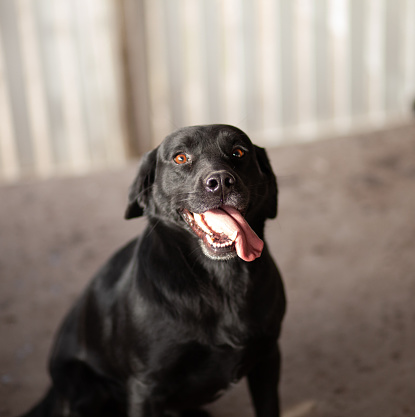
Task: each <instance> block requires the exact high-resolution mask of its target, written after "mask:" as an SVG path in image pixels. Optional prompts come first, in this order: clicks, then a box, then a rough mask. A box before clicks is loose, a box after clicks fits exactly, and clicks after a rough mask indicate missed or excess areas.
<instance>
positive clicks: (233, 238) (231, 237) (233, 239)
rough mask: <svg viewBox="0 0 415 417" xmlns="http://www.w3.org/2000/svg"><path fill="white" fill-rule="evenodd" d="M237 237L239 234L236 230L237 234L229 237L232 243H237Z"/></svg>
mask: <svg viewBox="0 0 415 417" xmlns="http://www.w3.org/2000/svg"><path fill="white" fill-rule="evenodd" d="M236 236H238V232H237V231H236V230H235V232H234V233H233V234H232V236H230V237H229V239H230V240H232V242H234V241H235V239H236Z"/></svg>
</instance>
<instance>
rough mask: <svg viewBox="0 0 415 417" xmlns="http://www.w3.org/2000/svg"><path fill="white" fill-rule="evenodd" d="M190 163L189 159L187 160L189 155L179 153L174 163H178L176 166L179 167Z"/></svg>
mask: <svg viewBox="0 0 415 417" xmlns="http://www.w3.org/2000/svg"><path fill="white" fill-rule="evenodd" d="M188 161H189V159H188V158H187V155H186V154H184V153H179V154H178V155H176V156H175V157H174V162H176V164H178V165H180V164H185V163H186V162H188Z"/></svg>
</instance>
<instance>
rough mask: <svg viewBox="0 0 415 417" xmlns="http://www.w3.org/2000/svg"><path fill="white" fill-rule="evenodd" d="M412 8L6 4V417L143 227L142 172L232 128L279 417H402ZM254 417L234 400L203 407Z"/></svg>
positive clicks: (412, 189) (358, 2)
mask: <svg viewBox="0 0 415 417" xmlns="http://www.w3.org/2000/svg"><path fill="white" fill-rule="evenodd" d="M414 41H415V0H0V417H14V416H17V415H19V413H22V412H24V411H26V410H27V409H28V408H29V407H30V406H32V405H33V404H34V403H35V401H37V400H38V399H39V398H40V397H41V395H42V394H43V393H44V391H45V390H46V387H47V386H48V385H49V378H48V374H47V371H46V367H47V365H46V364H47V358H48V352H49V350H50V347H51V344H52V340H53V337H54V334H55V332H56V329H57V327H58V326H59V323H60V322H61V321H62V318H63V317H64V315H65V314H66V312H67V311H68V309H69V308H70V306H71V305H72V303H73V302H74V300H75V299H76V298H77V297H78V296H79V294H80V293H81V292H82V290H83V289H84V288H85V287H86V286H87V284H88V282H89V280H90V278H91V276H92V275H93V274H94V273H95V271H97V270H98V269H99V267H100V266H101V265H102V263H103V262H105V260H106V259H107V258H108V257H109V256H110V255H111V254H112V253H113V252H114V251H115V250H116V249H117V248H119V247H120V246H121V245H123V244H124V243H125V242H126V241H128V240H130V239H132V238H133V237H134V236H136V235H137V234H138V233H139V232H141V231H142V230H143V228H144V227H145V219H138V220H134V221H129V222H127V221H124V219H123V213H124V210H125V204H126V200H127V192H128V186H129V185H130V183H131V182H132V180H133V178H134V176H135V172H136V169H137V158H138V157H140V155H142V154H143V152H145V151H147V150H149V149H151V148H153V147H154V146H155V145H157V144H158V143H160V142H161V141H162V139H163V138H164V137H165V136H166V135H167V134H168V133H170V132H171V131H172V130H174V129H176V128H178V127H181V126H185V125H192V124H206V123H228V124H234V125H237V126H238V127H240V128H242V129H243V130H245V131H246V132H247V133H248V135H249V136H250V137H251V139H252V140H253V142H255V143H257V144H258V145H262V146H264V147H266V148H267V152H268V155H269V158H270V161H271V163H272V165H273V168H274V171H275V173H276V174H277V177H278V183H279V215H278V218H277V219H276V220H273V221H269V222H268V223H267V227H266V239H267V242H268V245H269V248H270V251H271V253H272V255H273V256H274V258H275V259H276V260H277V262H278V264H279V266H280V269H281V271H282V275H283V277H284V282H285V285H286V291H287V296H288V312H287V315H286V318H285V320H284V326H283V333H282V338H281V346H282V352H283V372H282V381H281V389H280V392H281V399H282V408H283V417H357V416H358V417H361V416H364V417H379V416H382V417H413V416H415V402H414V395H413V393H414V391H415V349H414V347H415V331H414V329H415V303H414V296H415V272H414V271H415V257H414V253H415V217H414V213H415V119H414V117H413V111H414V100H415V47H414V43H415V42H414ZM210 410H211V411H212V412H213V415H214V416H215V417H252V416H253V410H252V407H251V403H250V399H249V395H248V393H247V389H246V385H245V381H242V382H241V383H240V384H238V385H237V386H236V387H235V388H234V389H233V390H231V392H230V393H229V394H228V395H226V396H224V397H223V399H221V400H220V401H219V402H218V403H215V404H214V405H212V406H210Z"/></svg>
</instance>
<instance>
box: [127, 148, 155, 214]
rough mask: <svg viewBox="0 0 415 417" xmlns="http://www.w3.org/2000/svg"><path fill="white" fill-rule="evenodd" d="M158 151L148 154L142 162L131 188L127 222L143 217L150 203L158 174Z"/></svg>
mask: <svg viewBox="0 0 415 417" xmlns="http://www.w3.org/2000/svg"><path fill="white" fill-rule="evenodd" d="M157 149H158V148H156V149H153V150H152V151H150V152H147V153H146V154H145V155H144V156H143V159H142V160H141V162H140V165H139V167H138V173H137V176H136V178H135V180H134V182H133V183H132V184H131V186H130V193H129V195H128V206H127V210H126V211H125V216H124V217H125V218H126V219H127V220H128V219H132V218H134V217H140V216H142V215H143V214H144V210H145V209H146V208H147V207H148V205H149V203H150V200H151V198H152V196H151V194H152V186H153V183H154V176H155V172H156V161H157Z"/></svg>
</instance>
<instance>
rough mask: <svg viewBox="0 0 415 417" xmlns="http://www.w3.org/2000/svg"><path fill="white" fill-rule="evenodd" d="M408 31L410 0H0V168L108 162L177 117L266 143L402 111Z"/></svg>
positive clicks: (414, 57) (28, 171)
mask: <svg viewBox="0 0 415 417" xmlns="http://www.w3.org/2000/svg"><path fill="white" fill-rule="evenodd" d="M120 17H121V18H120ZM414 40H415V0H314V1H312V0H119V1H118V0H70V1H69V0H0V179H1V178H3V179H13V178H21V177H25V176H28V175H32V174H36V175H40V176H48V175H53V174H56V173H60V172H88V171H90V170H92V169H95V168H96V167H108V166H113V165H117V164H120V163H123V162H124V161H125V160H126V159H127V158H128V157H129V156H130V153H129V152H130V150H131V148H134V149H135V150H136V151H139V152H142V151H144V150H147V149H148V148H150V147H151V146H153V145H155V144H157V143H159V142H160V141H161V140H162V138H163V137H164V136H165V135H166V134H168V133H169V132H170V131H171V130H172V129H175V128H177V127H180V126H183V125H192V124H205V123H230V124H235V125H237V126H239V127H241V128H242V129H244V130H246V131H247V132H248V134H249V135H251V136H252V137H253V138H254V139H255V141H256V142H257V143H259V144H262V145H266V146H270V145H271V146H272V145H276V144H280V143H284V142H287V141H295V140H307V139H308V140H311V139H314V138H319V137H321V136H325V135H336V134H339V133H340V134H344V133H350V132H352V131H354V130H355V129H370V128H373V127H379V126H383V125H385V126H386V125H388V124H390V123H393V122H402V121H404V120H407V119H408V118H409V117H410V112H411V106H412V104H413V101H414V99H415V48H414V46H413V42H414ZM131 143H133V146H132V147H131V146H129V145H131Z"/></svg>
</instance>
